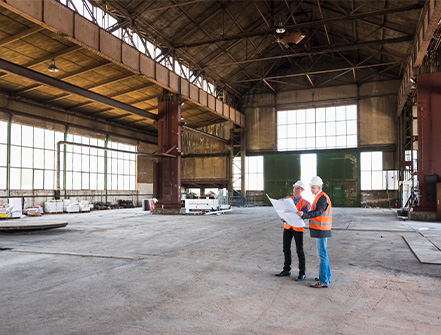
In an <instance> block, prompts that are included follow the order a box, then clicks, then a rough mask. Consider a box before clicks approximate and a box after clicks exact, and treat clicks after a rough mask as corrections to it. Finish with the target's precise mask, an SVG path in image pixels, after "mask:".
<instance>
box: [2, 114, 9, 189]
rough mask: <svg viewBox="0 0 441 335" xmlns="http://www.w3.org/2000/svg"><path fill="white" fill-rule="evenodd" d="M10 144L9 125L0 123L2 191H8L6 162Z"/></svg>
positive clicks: (3, 122)
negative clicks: (8, 144)
mask: <svg viewBox="0 0 441 335" xmlns="http://www.w3.org/2000/svg"><path fill="white" fill-rule="evenodd" d="M7 143H8V123H7V122H5V121H0V190H4V189H6V186H7V185H6V182H7V180H6V163H7V162H6V160H7V157H8V154H7Z"/></svg>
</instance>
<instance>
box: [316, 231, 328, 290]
mask: <svg viewBox="0 0 441 335" xmlns="http://www.w3.org/2000/svg"><path fill="white" fill-rule="evenodd" d="M327 242H328V239H327V238H315V244H316V246H317V257H318V259H319V260H320V268H319V280H320V283H322V284H323V285H329V281H330V280H331V268H330V267H329V259H328V253H327V251H326V244H327Z"/></svg>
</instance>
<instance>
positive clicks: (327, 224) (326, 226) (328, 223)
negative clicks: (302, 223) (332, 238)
mask: <svg viewBox="0 0 441 335" xmlns="http://www.w3.org/2000/svg"><path fill="white" fill-rule="evenodd" d="M322 195H323V196H324V197H325V198H326V203H327V205H328V206H327V207H326V210H325V211H324V212H323V213H322V215H320V216H317V217H315V218H310V219H309V228H313V229H317V230H331V228H332V205H331V200H330V199H329V197H328V195H327V194H326V193H324V192H320V193H319V194H317V196H316V197H315V199H314V202H313V203H312V208H311V210H316V207H317V201H318V199H320V198H321V197H322Z"/></svg>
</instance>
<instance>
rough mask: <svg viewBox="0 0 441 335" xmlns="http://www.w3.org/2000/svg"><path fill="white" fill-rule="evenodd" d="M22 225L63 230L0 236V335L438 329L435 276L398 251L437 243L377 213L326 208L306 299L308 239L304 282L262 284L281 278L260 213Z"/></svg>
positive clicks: (273, 232) (131, 215)
mask: <svg viewBox="0 0 441 335" xmlns="http://www.w3.org/2000/svg"><path fill="white" fill-rule="evenodd" d="M24 220H35V221H37V220H41V221H46V222H56V221H64V220H67V221H68V222H69V225H68V226H67V227H65V228H59V229H53V230H46V231H37V232H28V233H23V232H22V233H0V248H1V250H2V251H0V292H1V294H0V297H1V301H0V334H1V335H9V334H14V335H19V334H32V335H40V334H44V335H50V334H57V335H59V334H64V335H66V334H121V335H122V334H124V335H126V334H127V335H128V334H168V335H169V334H241V335H242V334H262V335H263V334H265V335H266V334H388V335H390V334H397V335H398V334H400V335H402V334H430V335H433V334H438V333H439V332H440V329H441V328H440V327H441V326H440V325H441V320H440V317H441V290H440V288H441V265H434V264H422V263H420V261H419V260H418V259H417V257H416V256H415V255H414V254H413V253H412V251H411V250H410V248H409V246H408V245H407V243H406V242H405V240H404V238H412V237H417V236H422V235H421V234H420V232H425V233H426V234H427V236H432V237H434V240H436V239H439V237H440V236H441V223H438V224H437V223H432V224H430V223H425V222H413V221H412V222H408V221H406V222H405V221H399V220H397V219H396V218H395V214H394V212H393V211H391V210H386V209H384V210H383V209H369V208H368V209H364V208H335V209H334V231H333V237H332V239H330V240H329V242H328V252H329V256H330V263H331V270H332V280H331V285H330V287H329V288H328V289H313V288H310V287H309V284H310V283H311V282H313V278H314V277H315V276H316V275H317V274H318V260H317V258H316V251H315V244H314V241H313V239H311V238H310V237H309V231H306V232H305V238H304V244H305V253H306V262H307V264H306V265H307V273H306V275H307V280H306V281H304V282H300V283H297V282H295V281H293V278H294V277H284V278H278V277H275V276H274V274H275V273H277V272H279V271H280V270H281V269H282V266H283V254H282V231H283V226H282V223H281V222H280V220H279V219H278V218H277V215H276V213H275V211H274V210H273V209H272V208H271V207H255V208H234V210H233V212H230V213H227V214H224V215H221V216H161V215H148V214H147V213H146V212H142V211H141V210H140V209H125V210H112V211H97V212H92V213H84V214H61V215H45V216H43V217H40V218H26V219H24ZM0 224H1V222H0ZM435 249H436V248H435ZM436 251H438V252H441V251H439V250H435V251H434V252H436ZM294 256H295V255H294ZM294 260H295V263H294V267H295V266H296V265H297V259H296V257H294ZM294 272H295V273H293V274H297V271H294Z"/></svg>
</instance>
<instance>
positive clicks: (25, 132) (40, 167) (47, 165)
mask: <svg viewBox="0 0 441 335" xmlns="http://www.w3.org/2000/svg"><path fill="white" fill-rule="evenodd" d="M63 138H64V134H63V133H61V132H56V131H52V130H47V129H42V128H35V127H30V126H25V125H21V124H16V123H12V124H11V170H10V171H11V174H10V188H11V189H21V190H32V189H34V190H42V189H45V190H51V189H52V190H53V189H54V188H55V169H56V146H57V144H56V143H57V141H60V140H63Z"/></svg>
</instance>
